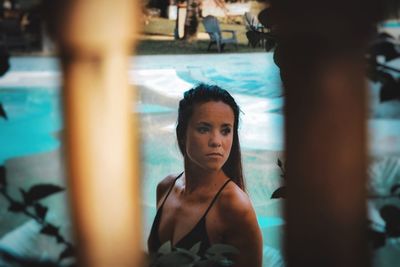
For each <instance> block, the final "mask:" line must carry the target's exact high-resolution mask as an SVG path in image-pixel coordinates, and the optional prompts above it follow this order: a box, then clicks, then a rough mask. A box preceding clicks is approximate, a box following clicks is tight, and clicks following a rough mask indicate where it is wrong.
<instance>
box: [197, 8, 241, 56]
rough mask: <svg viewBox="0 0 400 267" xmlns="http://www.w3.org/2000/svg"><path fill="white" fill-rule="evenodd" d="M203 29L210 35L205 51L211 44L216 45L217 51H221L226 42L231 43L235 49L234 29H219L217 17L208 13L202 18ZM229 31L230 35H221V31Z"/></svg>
mask: <svg viewBox="0 0 400 267" xmlns="http://www.w3.org/2000/svg"><path fill="white" fill-rule="evenodd" d="M203 25H204V29H205V30H206V32H207V33H208V35H209V36H210V43H209V45H208V48H207V51H209V50H210V48H211V46H212V45H213V44H216V45H217V49H218V52H222V51H223V50H224V46H225V45H226V44H233V45H234V46H235V48H236V49H237V38H236V31H233V30H221V29H220V26H219V22H218V19H217V18H216V17H214V16H211V15H208V16H207V17H205V18H204V19H203ZM224 32H226V33H230V34H231V37H230V38H226V37H224V36H223V35H222V33H224Z"/></svg>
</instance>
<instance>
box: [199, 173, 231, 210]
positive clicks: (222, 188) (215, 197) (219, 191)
mask: <svg viewBox="0 0 400 267" xmlns="http://www.w3.org/2000/svg"><path fill="white" fill-rule="evenodd" d="M230 181H231V179H228V180H226V181H225V183H224V184H223V185H222V186H221V188H220V189H219V190H218V192H217V194H215V196H214V198H213V200H212V201H211V203H210V205H209V206H208V208H207V210H206V212H205V213H204V215H203V218H205V217H206V216H207V213H208V211H209V210H210V209H211V207H212V206H213V205H214V202H215V201H216V200H217V197H218V196H219V194H220V193H221V192H222V190H224V188H225V186H226V185H227V184H228V183H229V182H230Z"/></svg>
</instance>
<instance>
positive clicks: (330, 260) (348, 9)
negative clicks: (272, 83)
mask: <svg viewBox="0 0 400 267" xmlns="http://www.w3.org/2000/svg"><path fill="white" fill-rule="evenodd" d="M368 4H371V3H370V2H368V3H367V2H364V1H361V2H360V1H351V0H347V1H344V0H343V1H342V0H339V1H330V2H329V3H328V2H324V1H316V0H314V1H313V0H304V1H295V0H294V1H290V0H276V1H273V2H272V7H273V8H274V12H275V15H276V16H277V25H278V31H279V37H280V43H279V47H278V49H277V50H276V52H275V53H276V59H277V61H278V63H279V65H280V69H281V76H282V80H283V84H284V91H285V97H286V98H285V100H286V105H285V120H286V122H285V123H286V138H285V140H286V160H287V165H286V170H287V180H286V181H287V185H288V199H287V202H286V205H285V216H286V220H287V226H286V232H285V256H286V259H287V263H288V265H287V266H289V267H293V266H301V267H303V266H304V267H305V266H307V267H321V266H323V267H348V266H352V267H367V266H369V265H370V258H369V251H368V242H367V238H366V227H367V218H366V203H365V202H366V190H365V188H366V178H367V176H366V168H367V136H366V135H367V134H366V130H367V123H366V120H367V113H366V112H367V97H366V76H365V67H366V66H365V64H364V61H363V56H364V49H365V46H366V44H367V40H368V37H369V34H370V33H371V26H372V25H373V22H374V21H373V20H374V15H373V12H372V10H373V9H370V6H368ZM369 12H370V13H369Z"/></svg>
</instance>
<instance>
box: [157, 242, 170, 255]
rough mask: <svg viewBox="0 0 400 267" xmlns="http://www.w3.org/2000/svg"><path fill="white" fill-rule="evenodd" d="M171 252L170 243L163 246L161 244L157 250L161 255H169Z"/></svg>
mask: <svg viewBox="0 0 400 267" xmlns="http://www.w3.org/2000/svg"><path fill="white" fill-rule="evenodd" d="M171 251H172V245H171V241H167V242H165V243H164V244H162V246H161V247H160V248H159V249H158V251H157V252H158V253H161V254H167V253H170V252H171Z"/></svg>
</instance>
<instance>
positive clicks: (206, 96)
mask: <svg viewBox="0 0 400 267" xmlns="http://www.w3.org/2000/svg"><path fill="white" fill-rule="evenodd" d="M209 101H222V102H223V103H225V104H227V105H228V106H230V107H231V108H232V110H233V114H234V127H233V129H234V130H233V142H232V149H231V153H230V155H229V157H228V160H227V161H226V162H225V164H224V166H222V170H223V171H224V173H225V174H226V175H227V176H228V177H229V178H231V179H232V180H233V181H234V182H235V183H236V184H237V185H238V186H239V187H240V188H241V189H242V190H243V191H245V184H244V178H243V172H242V155H241V152H240V143H239V135H238V127H239V113H240V109H239V106H238V104H236V102H235V99H233V97H232V96H231V95H230V94H229V93H228V91H226V90H224V89H222V88H221V87H219V86H216V85H208V84H204V83H201V84H199V85H197V86H195V87H194V88H192V89H190V90H188V91H186V92H185V93H184V95H183V99H182V100H181V101H180V102H179V109H178V122H177V125H176V137H177V139H178V145H179V150H180V151H181V153H182V155H183V156H185V154H186V146H185V142H186V130H187V127H188V123H189V120H190V118H191V117H192V115H193V109H194V106H195V104H199V103H205V102H209Z"/></svg>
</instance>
